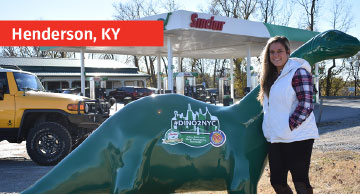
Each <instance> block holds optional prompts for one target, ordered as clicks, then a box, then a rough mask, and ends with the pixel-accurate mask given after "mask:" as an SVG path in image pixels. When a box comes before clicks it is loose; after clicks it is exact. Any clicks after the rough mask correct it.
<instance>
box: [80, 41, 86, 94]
mask: <svg viewBox="0 0 360 194" xmlns="http://www.w3.org/2000/svg"><path fill="white" fill-rule="evenodd" d="M84 58H85V57H84V48H83V47H81V50H80V63H81V68H80V72H81V76H80V78H81V95H82V96H85V63H84Z"/></svg>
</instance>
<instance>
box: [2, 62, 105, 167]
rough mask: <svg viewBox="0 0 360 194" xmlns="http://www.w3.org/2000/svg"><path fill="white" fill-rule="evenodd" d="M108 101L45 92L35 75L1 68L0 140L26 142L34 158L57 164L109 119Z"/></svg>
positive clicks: (34, 159)
mask: <svg viewBox="0 0 360 194" xmlns="http://www.w3.org/2000/svg"><path fill="white" fill-rule="evenodd" d="M109 109H110V105H109V103H108V102H105V101H100V100H91V99H89V98H86V97H82V96H77V95H65V94H61V93H50V92H45V89H44V88H43V86H42V85H41V82H40V80H39V79H38V78H37V77H36V75H35V74H32V73H30V72H25V71H21V70H14V69H4V68H0V128H1V130H0V141H3V140H7V141H8V142H9V143H21V142H22V141H26V149H27V152H28V154H29V156H30V158H31V159H32V160H33V161H34V162H36V163H38V164H40V165H55V164H57V163H58V162H60V161H61V160H62V159H63V158H64V157H65V156H66V155H68V154H69V153H70V152H71V151H72V150H73V149H74V148H75V147H77V146H78V145H79V144H80V143H81V142H82V141H83V140H85V138H86V137H87V136H88V135H89V134H90V133H91V132H92V131H93V130H95V129H96V128H97V127H98V126H99V125H100V124H101V123H102V122H103V121H104V120H105V119H106V118H108V117H109Z"/></svg>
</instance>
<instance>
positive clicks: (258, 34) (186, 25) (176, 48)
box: [42, 10, 318, 59]
mask: <svg viewBox="0 0 360 194" xmlns="http://www.w3.org/2000/svg"><path fill="white" fill-rule="evenodd" d="M140 20H163V21H164V36H165V37H171V44H172V52H173V56H176V57H186V58H206V59H226V58H232V57H245V56H248V49H249V48H250V49H251V55H252V56H259V55H260V53H261V51H262V49H263V48H264V46H265V44H266V41H267V40H268V39H269V38H270V37H273V36H276V35H282V36H286V37H287V38H288V39H289V40H290V44H291V47H292V50H295V49H296V48H297V47H299V46H300V45H302V44H304V43H305V42H306V41H308V40H309V39H311V38H312V37H313V36H315V35H316V34H318V32H312V31H307V30H302V29H296V28H290V27H285V26H277V25H272V24H265V23H261V22H254V21H248V20H242V19H237V18H228V17H224V16H215V15H211V14H205V13H196V12H190V11H184V10H179V11H175V12H170V13H164V14H159V15H154V16H150V17H145V18H141V19H140ZM144 30H147V29H144ZM167 41H168V39H167V38H164V46H163V47H83V49H84V52H85V53H112V54H123V55H140V56H147V55H150V56H157V55H159V54H160V55H161V56H168V48H167V45H168V43H167ZM42 49H43V50H57V51H71V52H79V51H80V49H81V48H80V47H43V48H42Z"/></svg>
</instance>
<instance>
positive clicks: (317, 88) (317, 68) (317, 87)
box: [315, 63, 320, 103]
mask: <svg viewBox="0 0 360 194" xmlns="http://www.w3.org/2000/svg"><path fill="white" fill-rule="evenodd" d="M315 89H316V91H318V92H317V93H316V94H315V103H319V94H320V91H319V64H318V63H315Z"/></svg>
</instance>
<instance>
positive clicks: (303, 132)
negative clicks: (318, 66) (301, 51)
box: [262, 58, 319, 143]
mask: <svg viewBox="0 0 360 194" xmlns="http://www.w3.org/2000/svg"><path fill="white" fill-rule="evenodd" d="M299 68H304V69H306V70H307V71H308V72H309V73H310V74H311V67H310V65H309V63H308V62H307V61H305V60H304V59H299V58H290V59H289V60H288V61H287V63H286V64H285V66H284V68H283V70H282V72H281V74H280V76H279V77H278V78H277V80H276V81H275V82H274V84H273V85H272V87H271V89H270V93H269V96H270V97H269V98H268V97H267V96H266V95H264V101H263V110H264V120H263V124H262V128H263V132H264V136H265V138H266V140H267V141H268V142H271V143H279V142H282V143H289V142H294V141H301V140H306V139H316V138H319V132H318V128H317V126H316V121H315V116H314V113H313V112H311V114H310V115H309V117H308V118H306V120H305V121H304V122H303V123H301V125H300V126H298V127H297V128H295V129H293V131H291V130H290V127H289V118H290V116H291V115H292V113H293V112H294V111H295V109H296V107H297V105H298V103H299V101H298V100H297V98H296V93H295V91H294V88H293V87H292V85H291V82H292V79H293V77H294V74H295V72H296V70H297V69H299Z"/></svg>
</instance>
